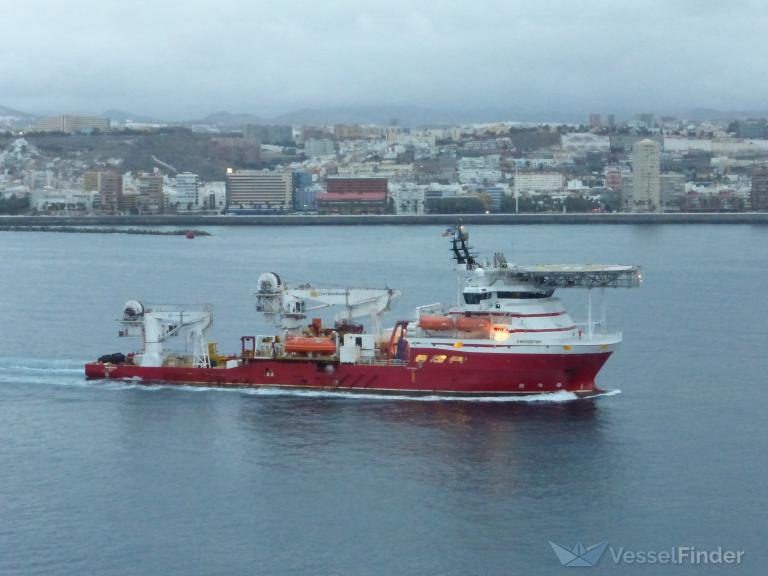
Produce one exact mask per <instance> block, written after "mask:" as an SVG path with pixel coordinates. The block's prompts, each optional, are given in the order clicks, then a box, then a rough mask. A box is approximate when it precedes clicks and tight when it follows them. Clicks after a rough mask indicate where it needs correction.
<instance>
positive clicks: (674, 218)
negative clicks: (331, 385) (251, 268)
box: [0, 212, 768, 228]
mask: <svg viewBox="0 0 768 576" xmlns="http://www.w3.org/2000/svg"><path fill="white" fill-rule="evenodd" d="M457 223H459V224H472V225H478V224H768V212H738V213H670V214H630V213H626V214H625V213H612V214H591V213H590V214H424V215H410V216H395V215H393V216H389V215H387V216H379V215H359V216H352V215H328V216H320V215H293V214H291V215H258V216H234V215H213V216H210V215H191V214H189V215H187V214H185V215H159V216H0V228H8V227H17V226H178V227H189V226H265V225H269V226H324V225H333V226H352V225H366V226H368V225H445V226H449V225H451V224H457Z"/></svg>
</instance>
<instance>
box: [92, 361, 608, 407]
mask: <svg viewBox="0 0 768 576" xmlns="http://www.w3.org/2000/svg"><path fill="white" fill-rule="evenodd" d="M610 355H611V352H601V353H594V354H495V353H489V354H483V353H473V354H471V355H467V357H466V361H464V362H462V363H460V364H459V363H442V364H436V363H430V362H425V363H421V364H417V363H415V362H410V363H408V364H405V363H402V364H340V363H337V362H322V361H312V360H272V359H252V360H247V361H246V362H247V363H244V364H243V365H241V366H238V367H235V368H182V367H170V366H168V367H157V368H151V367H142V366H134V365H132V364H102V363H98V362H94V363H91V364H86V365H85V374H86V376H87V377H88V378H91V379H104V378H108V379H123V378H138V379H140V380H141V381H144V382H147V383H149V382H162V383H166V384H186V385H193V386H211V387H226V388H258V387H262V386H270V387H290V388H306V389H322V390H339V391H344V392H368V393H370V392H375V393H398V394H400V393H402V394H458V395H473V394H474V395H480V396H486V395H506V394H541V393H547V392H557V391H561V390H567V391H570V392H575V393H577V394H583V395H589V394H594V393H595V392H596V391H597V389H596V387H595V376H596V375H597V373H598V372H599V370H600V368H601V367H602V366H603V364H605V361H606V360H607V359H608V357H609V356H610Z"/></svg>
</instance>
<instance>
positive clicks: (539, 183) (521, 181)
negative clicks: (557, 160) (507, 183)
mask: <svg viewBox="0 0 768 576" xmlns="http://www.w3.org/2000/svg"><path fill="white" fill-rule="evenodd" d="M514 179H515V180H516V182H515V187H516V188H517V191H518V193H522V192H534V193H547V192H560V191H562V190H563V188H565V177H564V176H563V175H562V174H561V173H560V172H518V173H517V174H516V175H515V176H514ZM513 182H514V181H513ZM513 189H514V188H513Z"/></svg>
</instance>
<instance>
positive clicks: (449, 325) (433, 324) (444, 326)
mask: <svg viewBox="0 0 768 576" xmlns="http://www.w3.org/2000/svg"><path fill="white" fill-rule="evenodd" d="M419 328H421V329H423V330H435V331H438V332H446V331H448V330H453V329H454V324H453V318H449V317H448V316H422V317H421V318H419Z"/></svg>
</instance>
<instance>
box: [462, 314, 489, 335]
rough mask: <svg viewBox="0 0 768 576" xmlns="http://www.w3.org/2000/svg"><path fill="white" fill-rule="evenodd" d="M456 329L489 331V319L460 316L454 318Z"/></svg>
mask: <svg viewBox="0 0 768 576" xmlns="http://www.w3.org/2000/svg"><path fill="white" fill-rule="evenodd" d="M456 329H457V330H461V331H462V332H489V331H490V330H491V320H490V319H489V318H472V317H471V316H460V317H459V318H456Z"/></svg>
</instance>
